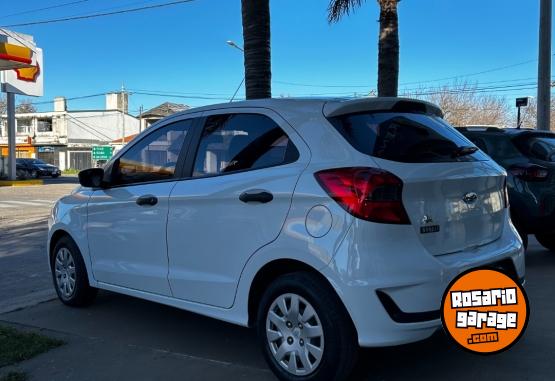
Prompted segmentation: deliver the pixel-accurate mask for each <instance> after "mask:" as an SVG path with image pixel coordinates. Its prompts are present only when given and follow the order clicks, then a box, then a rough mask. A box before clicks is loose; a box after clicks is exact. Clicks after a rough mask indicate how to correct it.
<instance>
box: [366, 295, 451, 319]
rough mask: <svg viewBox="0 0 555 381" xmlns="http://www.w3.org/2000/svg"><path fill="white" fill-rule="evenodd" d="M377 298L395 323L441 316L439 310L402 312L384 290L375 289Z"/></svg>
mask: <svg viewBox="0 0 555 381" xmlns="http://www.w3.org/2000/svg"><path fill="white" fill-rule="evenodd" d="M376 294H377V295H378V299H380V302H382V304H383V306H384V308H385V310H386V311H387V313H388V314H389V316H390V317H391V319H393V321H395V322H397V323H421V322H425V321H431V320H437V319H439V318H440V317H441V315H440V314H441V312H440V310H436V311H425V312H403V311H401V309H400V308H399V306H398V305H397V304H395V302H394V301H393V299H391V296H389V295H387V294H386V293H385V292H383V291H381V290H378V291H376Z"/></svg>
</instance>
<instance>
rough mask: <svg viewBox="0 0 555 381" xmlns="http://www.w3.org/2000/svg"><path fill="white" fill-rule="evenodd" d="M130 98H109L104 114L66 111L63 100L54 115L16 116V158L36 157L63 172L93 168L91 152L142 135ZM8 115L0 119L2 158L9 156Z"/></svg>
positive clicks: (122, 95)
mask: <svg viewBox="0 0 555 381" xmlns="http://www.w3.org/2000/svg"><path fill="white" fill-rule="evenodd" d="M127 97H128V94H127V93H124V92H121V93H112V94H107V95H106V109H105V110H67V105H66V100H65V98H63V97H58V98H55V100H54V111H52V112H36V113H26V114H16V129H17V134H16V156H17V157H33V158H38V159H42V160H44V161H46V162H48V163H51V164H54V165H57V166H59V167H60V169H62V170H64V169H68V168H72V169H84V168H89V167H91V166H94V164H95V163H93V162H92V156H91V149H92V146H94V145H108V144H109V143H110V142H112V141H114V140H116V139H118V138H121V137H125V136H128V135H132V134H136V133H138V132H139V120H138V119H137V118H136V117H134V116H132V115H129V114H128V112H127V111H128V109H127V104H128V101H127V99H128V98H127ZM7 144H8V137H7V129H6V115H2V117H1V119H0V151H1V152H0V155H2V156H7Z"/></svg>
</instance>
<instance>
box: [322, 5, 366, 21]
mask: <svg viewBox="0 0 555 381" xmlns="http://www.w3.org/2000/svg"><path fill="white" fill-rule="evenodd" d="M363 1H364V0H330V3H329V5H328V22H329V23H334V22H337V21H339V20H340V19H341V17H342V16H343V15H348V14H349V13H351V11H353V9H354V8H357V7H360V6H361V5H362V2H363Z"/></svg>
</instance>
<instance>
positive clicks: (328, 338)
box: [256, 272, 359, 381]
mask: <svg viewBox="0 0 555 381" xmlns="http://www.w3.org/2000/svg"><path fill="white" fill-rule="evenodd" d="M284 294H296V295H298V296H300V297H301V298H303V299H305V300H306V301H307V302H308V303H310V305H311V306H312V307H313V309H314V310H315V311H316V314H317V315H318V318H319V320H320V323H321V327H322V331H323V340H324V345H323V348H324V349H323V354H322V357H321V360H320V362H319V364H318V365H317V366H316V369H315V370H313V371H312V372H311V373H309V374H307V375H294V374H292V373H289V372H288V371H287V370H286V369H285V368H284V366H282V365H280V364H279V363H278V361H277V360H276V359H275V358H274V355H273V354H272V351H271V349H270V343H269V340H268V339H267V335H266V318H267V316H268V312H269V310H270V307H271V306H272V304H273V303H274V301H275V300H276V299H277V298H278V297H280V296H282V295H284ZM256 331H257V334H258V340H259V343H260V346H261V348H262V352H263V354H264V357H265V359H266V361H267V363H268V365H269V366H270V368H271V370H272V371H273V372H274V374H275V375H276V376H277V377H278V378H279V379H280V380H286V381H316V380H345V379H347V378H348V377H349V375H350V374H351V373H352V371H353V368H354V366H355V364H356V362H357V359H358V351H359V347H358V341H357V335H356V330H355V328H354V326H353V323H352V321H351V319H350V317H349V315H348V313H347V311H346V309H345V307H344V306H343V304H342V302H341V300H340V299H339V297H338V296H337V294H336V293H335V291H334V290H333V289H332V288H331V286H330V285H329V284H327V283H326V282H325V281H324V280H322V279H321V278H320V277H319V276H317V275H315V274H311V273H309V272H295V273H291V274H286V275H283V276H281V277H279V278H277V279H276V280H274V281H273V282H272V283H271V284H270V285H269V287H268V288H267V289H266V291H265V292H264V294H263V295H262V298H261V300H260V303H259V304H258V311H257V317H256ZM292 340H293V339H292ZM296 340H299V338H298V336H297V339H296ZM284 341H285V339H283V341H282V342H281V344H280V347H281V345H284V344H285V342H284ZM299 344H300V345H303V344H302V341H301V340H299ZM288 358H289V360H290V359H291V357H288ZM299 361H300V360H299Z"/></svg>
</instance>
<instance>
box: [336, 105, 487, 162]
mask: <svg viewBox="0 0 555 381" xmlns="http://www.w3.org/2000/svg"><path fill="white" fill-rule="evenodd" d="M330 121H331V123H332V124H333V126H334V127H335V128H336V129H337V130H338V131H339V132H340V133H341V135H343V137H344V138H345V139H346V140H347V141H348V142H349V143H350V144H351V145H352V146H353V147H354V148H355V149H357V150H358V151H360V152H362V153H365V154H367V155H370V156H374V157H379V158H381V159H386V160H391V161H397V162H403V163H441V162H455V161H477V160H487V157H486V156H485V155H484V154H483V153H481V152H480V151H477V152H475V153H470V154H462V155H461V154H457V152H458V151H460V148H461V147H475V146H474V144H472V143H471V142H470V141H469V140H468V139H466V138H465V137H464V136H462V135H461V134H460V133H459V132H457V131H456V130H455V129H454V128H453V127H451V126H450V125H449V124H448V123H447V122H445V121H444V120H443V119H442V118H440V117H437V116H431V115H424V114H414V113H388V112H380V113H357V114H348V115H341V116H338V117H334V118H331V119H330Z"/></svg>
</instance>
